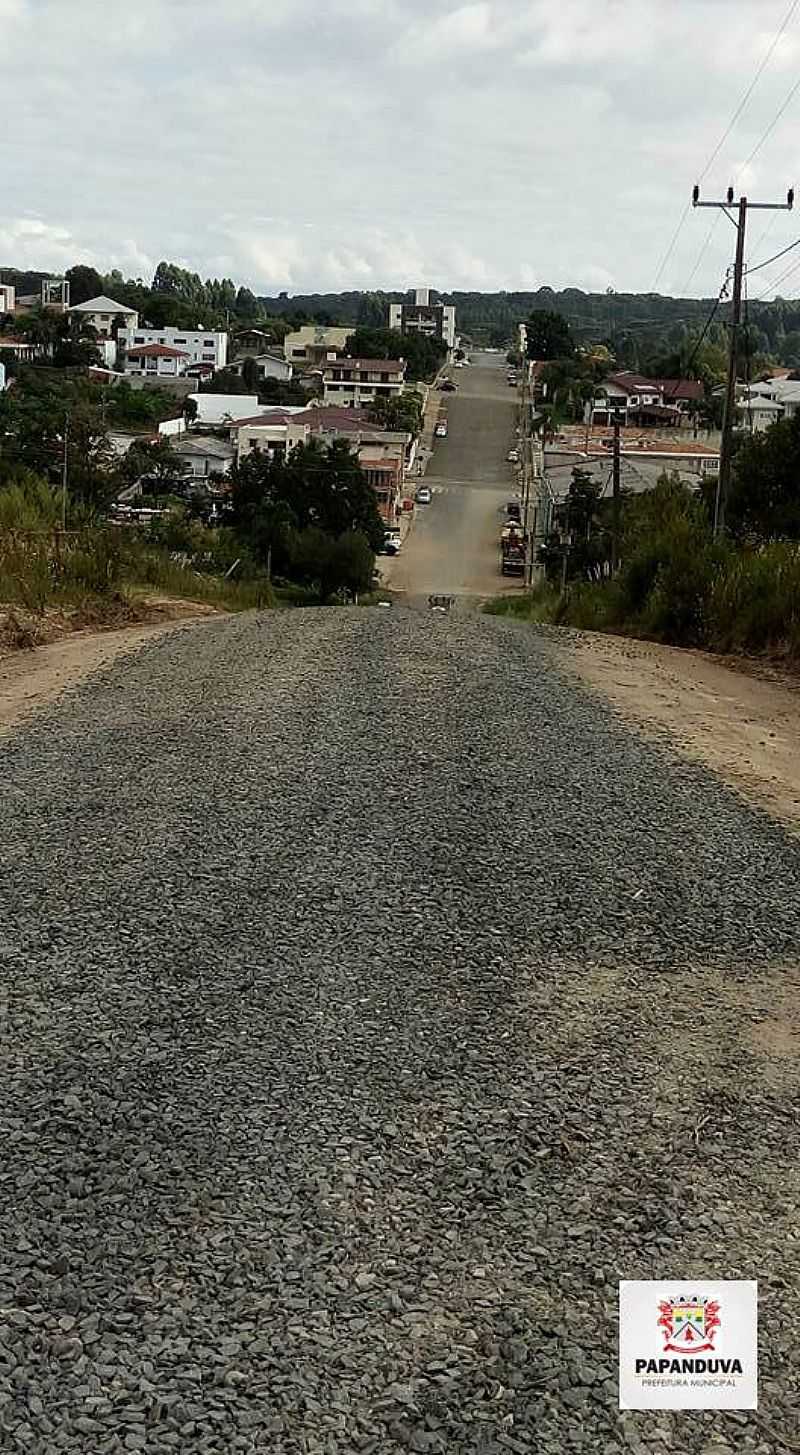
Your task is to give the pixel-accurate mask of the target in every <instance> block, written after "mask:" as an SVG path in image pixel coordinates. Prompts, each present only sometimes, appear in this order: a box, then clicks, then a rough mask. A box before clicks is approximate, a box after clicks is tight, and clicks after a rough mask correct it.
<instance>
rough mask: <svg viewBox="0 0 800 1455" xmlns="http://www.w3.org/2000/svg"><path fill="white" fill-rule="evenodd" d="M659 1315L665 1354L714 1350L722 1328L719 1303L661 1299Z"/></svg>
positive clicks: (708, 1300) (697, 1299)
mask: <svg viewBox="0 0 800 1455" xmlns="http://www.w3.org/2000/svg"><path fill="white" fill-rule="evenodd" d="M658 1315H659V1317H658V1327H659V1328H660V1329H661V1332H662V1334H663V1336H664V1350H665V1351H667V1350H672V1351H674V1352H675V1353H676V1354H699V1353H700V1352H701V1350H703V1349H713V1347H714V1336H715V1334H716V1331H717V1329H718V1328H719V1325H720V1317H719V1304H718V1303H717V1302H716V1301H715V1300H714V1299H708V1298H686V1297H683V1296H682V1297H680V1298H667V1299H662V1301H661V1302H660V1303H659V1305H658Z"/></svg>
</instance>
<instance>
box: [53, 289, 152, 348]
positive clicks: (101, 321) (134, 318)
mask: <svg viewBox="0 0 800 1455" xmlns="http://www.w3.org/2000/svg"><path fill="white" fill-rule="evenodd" d="M69 311H70V316H71V317H76V318H81V319H83V321H84V323H88V324H91V326H92V328H93V329H95V330H96V332H97V333H98V335H99V336H100V338H111V333H112V329H113V328H114V327H115V326H116V325H117V324H118V325H119V326H120V328H129V329H130V328H136V326H137V324H138V322H139V315H138V313H137V312H136V309H135V308H126V307H125V305H124V303H115V302H114V299H113V298H106V297H105V296H104V295H103V294H101V295H100V297H99V298H89V299H87V301H86V303H76V304H75V307H74V308H71V309H70V310H69Z"/></svg>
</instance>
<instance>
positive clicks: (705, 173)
mask: <svg viewBox="0 0 800 1455" xmlns="http://www.w3.org/2000/svg"><path fill="white" fill-rule="evenodd" d="M798 5H800V0H792V3H791V4H790V6H789V9H788V10H787V12H786V14H785V15H784V17H783V20H782V22H781V25H780V29H779V30H778V31H777V33H776V35H775V36H774V37H773V39H772V43H771V45H770V46H769V47H768V49H767V51H766V53H765V54H764V56H763V58H762V60H761V63H760V64H759V67H758V70H757V71H756V73H755V75H754V77H753V79H752V81H751V82H750V85H749V86H748V87H747V90H746V91H745V93H744V95H743V97H742V99H741V101H740V102H739V105H738V106H737V107H736V110H735V111H734V113H733V116H732V117H731V119H730V121H729V122H728V125H727V126H726V128H725V130H724V132H723V133H722V136H721V137H720V139H719V141H718V142H717V145H716V146H715V148H714V150H713V152H712V153H711V155H710V157H709V158H708V161H707V162H706V164H705V166H704V168H703V170H702V172H701V173H700V176H699V177H698V179H697V180H698V182H702V181H703V179H704V178H705V177H706V176H708V173H709V172H710V170H711V168H712V166H713V165H714V162H715V161H716V160H717V157H718V156H719V154H720V152H721V151H722V148H723V146H724V145H725V143H726V141H727V140H728V137H729V136H730V134H731V132H732V131H733V128H734V126H735V125H736V123H737V121H738V120H739V117H740V116H741V114H742V112H743V111H744V108H745V106H746V105H747V103H748V101H749V100H750V97H751V96H752V94H753V92H754V90H755V88H756V86H757V85H758V82H759V81H760V79H761V77H762V75H763V74H764V71H765V70H766V68H767V66H768V65H769V62H770V61H771V59H772V57H773V55H774V53H775V49H776V47H777V45H778V42H779V40H780V39H781V36H782V35H783V33H784V31H785V30H786V27H787V25H788V24H789V22H790V21H791V19H792V17H793V16H794V13H795V11H796V10H797V7H798ZM798 86H800V81H799V82H798ZM790 100H791V94H790V96H789V97H787V100H786V101H785V102H784V105H783V107H782V108H781V110H780V111H779V112H778V115H777V116H776V117H775V119H774V121H773V122H772V124H771V126H770V127H769V129H768V131H767V132H766V133H765V134H764V136H763V137H762V138H761V141H760V142H759V143H758V145H757V146H756V148H755V150H754V151H753V153H752V155H751V156H750V157H749V158H748V160H747V162H745V166H749V164H750V162H751V161H752V160H753V157H754V156H755V155H756V152H758V151H760V149H761V147H762V145H763V143H764V142H765V141H766V139H767V136H768V135H769V133H770V132H771V131H772V130H773V128H774V127H775V125H776V123H777V122H778V121H779V120H780V117H781V116H782V114H783V112H784V111H785V109H786V107H787V106H788V104H789V101H790ZM742 170H744V169H742ZM690 211H691V203H690V202H687V204H686V206H685V207H684V209H683V212H682V213H681V216H680V219H679V221H678V225H677V227H676V228H675V231H674V233H673V235H672V238H671V240H670V243H669V246H668V247H667V250H666V252H665V253H664V256H663V258H662V259H661V262H660V264H659V267H658V272H657V273H656V276H655V280H654V282H653V286H652V288H651V289H650V292H651V293H655V291H656V288H657V287H658V284H659V282H660V281H661V276H662V274H663V272H664V269H665V268H666V266H667V263H668V262H669V260H670V258H671V257H672V254H673V252H674V250H675V245H676V243H677V241H678V238H679V236H680V234H681V232H682V230H683V226H684V223H685V222H686V219H687V217H688V216H689V212H690ZM718 221H719V214H717V217H716V218H715V221H714V223H713V224H712V226H711V227H710V229H709V233H708V237H707V238H706V241H705V243H704V244H703V249H702V252H701V254H700V257H699V258H698V260H697V262H696V263H695V265H694V268H693V269H692V274H691V277H690V279H689V282H691V279H692V278H694V276H695V273H696V272H697V269H698V268H699V266H700V263H701V262H702V259H703V256H704V255H705V250H706V248H707V247H708V244H709V243H710V241H711V237H712V235H713V232H714V228H715V227H716V223H717V222H718ZM686 287H688V284H687V285H686ZM684 291H685V289H684Z"/></svg>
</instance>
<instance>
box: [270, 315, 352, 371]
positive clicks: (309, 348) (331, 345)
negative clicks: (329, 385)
mask: <svg viewBox="0 0 800 1455" xmlns="http://www.w3.org/2000/svg"><path fill="white" fill-rule="evenodd" d="M354 333H355V329H353V328H322V327H321V326H320V327H318V326H317V325H316V324H313V323H309V324H304V325H303V327H302V328H298V329H296V330H295V332H294V333H287V335H286V337H285V339H284V340H283V356H284V358H285V359H286V360H288V362H289V363H290V364H293V365H294V366H295V368H296V369H300V370H302V369H305V368H308V367H313V366H314V365H316V366H319V365H322V364H326V363H327V362H328V359H329V357H330V356H331V355H332V354H335V353H336V350H337V349H345V348H346V347H347V344H348V341H349V340H350V339H351V338H352V337H353V334H354Z"/></svg>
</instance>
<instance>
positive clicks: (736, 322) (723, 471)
mask: <svg viewBox="0 0 800 1455" xmlns="http://www.w3.org/2000/svg"><path fill="white" fill-rule="evenodd" d="M734 205H736V206H737V209H738V216H737V218H736V219H734V218H733V216H732V214H731V211H730V209H731V208H732V207H733V206H734ZM692 206H693V207H720V208H721V209H722V211H723V212H725V213H727V216H728V217H730V219H731V222H733V225H734V227H735V228H736V258H735V261H734V266H733V301H732V312H731V328H730V340H729V345H728V381H727V385H726V389H725V412H724V414H723V416H722V439H721V441H720V450H719V475H718V477H717V494H716V499H715V501H714V534H715V535H720V534H721V533H722V531H724V529H725V509H726V506H727V503H728V495H729V493H730V484H731V463H732V460H733V426H734V423H735V420H736V373H737V364H738V356H739V347H738V346H739V327H740V324H741V317H742V282H743V279H744V272H745V269H744V238H745V232H746V229H747V213H748V211H751V210H752V209H753V208H758V209H759V210H760V211H762V212H791V210H792V207H793V206H794V189H793V188H790V189H789V191H788V193H787V194H786V201H785V202H748V200H747V198H746V197H740V198H739V202H738V204H734V198H733V188H732V187H729V188H728V194H727V197H726V199H725V201H724V202H701V201H700V188H699V187H695V189H694V191H693V193H692Z"/></svg>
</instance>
